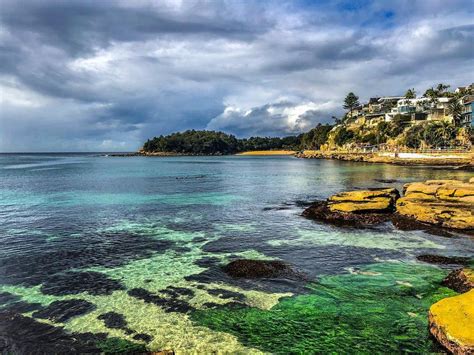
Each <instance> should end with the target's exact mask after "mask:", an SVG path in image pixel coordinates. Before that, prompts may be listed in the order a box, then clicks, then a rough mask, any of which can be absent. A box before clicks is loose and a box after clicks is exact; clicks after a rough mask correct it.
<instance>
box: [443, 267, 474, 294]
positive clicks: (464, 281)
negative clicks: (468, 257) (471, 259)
mask: <svg viewBox="0 0 474 355" xmlns="http://www.w3.org/2000/svg"><path fill="white" fill-rule="evenodd" d="M442 284H443V285H444V286H446V287H449V288H450V289H452V290H454V291H456V292H459V293H463V292H467V291H469V290H472V289H473V288H474V270H472V269H470V268H464V269H457V270H453V271H451V272H450V273H449V275H448V276H446V278H445V279H444V280H443V282H442Z"/></svg>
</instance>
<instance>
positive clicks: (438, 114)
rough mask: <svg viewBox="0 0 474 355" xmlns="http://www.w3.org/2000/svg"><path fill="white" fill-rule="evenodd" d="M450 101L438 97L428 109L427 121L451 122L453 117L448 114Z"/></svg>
mask: <svg viewBox="0 0 474 355" xmlns="http://www.w3.org/2000/svg"><path fill="white" fill-rule="evenodd" d="M450 101H451V98H449V97H438V99H437V100H436V102H435V103H434V104H433V105H432V106H431V108H430V109H429V112H428V116H427V120H428V121H447V122H453V116H452V115H450V114H449V113H448V111H449V109H448V108H449V102H450Z"/></svg>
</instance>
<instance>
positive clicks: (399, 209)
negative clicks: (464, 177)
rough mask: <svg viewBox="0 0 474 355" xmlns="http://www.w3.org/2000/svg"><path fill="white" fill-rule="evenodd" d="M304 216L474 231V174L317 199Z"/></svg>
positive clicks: (338, 222) (339, 221)
mask: <svg viewBox="0 0 474 355" xmlns="http://www.w3.org/2000/svg"><path fill="white" fill-rule="evenodd" d="M303 216H305V217H308V218H312V219H315V220H319V221H323V222H327V223H331V224H336V225H348V226H353V227H365V226H371V225H376V224H380V223H383V222H387V221H391V222H392V223H393V224H394V225H395V226H396V227H398V228H400V229H426V227H428V228H429V227H431V228H442V229H452V230H458V231H463V232H466V233H469V234H470V233H472V232H474V178H471V179H470V181H459V180H428V181H426V182H415V183H409V184H406V185H405V186H404V196H403V197H400V194H399V192H398V191H397V190H396V189H394V188H386V189H370V190H355V191H348V192H342V193H338V194H335V195H333V196H330V197H329V198H328V199H327V200H326V201H316V202H315V203H313V204H312V205H311V206H310V207H308V208H307V209H306V210H305V211H304V212H303Z"/></svg>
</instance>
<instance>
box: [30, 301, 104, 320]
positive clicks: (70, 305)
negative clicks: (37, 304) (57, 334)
mask: <svg viewBox="0 0 474 355" xmlns="http://www.w3.org/2000/svg"><path fill="white" fill-rule="evenodd" d="M95 309H96V306H95V305H94V304H92V303H90V302H88V301H86V300H81V299H72V300H64V301H54V302H52V303H51V304H50V305H49V306H47V307H46V308H44V309H41V310H39V311H36V312H35V313H33V317H34V318H42V319H49V320H50V321H52V322H60V323H64V322H67V321H68V320H69V319H71V318H73V317H76V316H82V315H84V314H86V313H89V312H92V311H93V310H95Z"/></svg>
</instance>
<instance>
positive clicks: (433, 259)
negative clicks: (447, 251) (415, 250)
mask: <svg viewBox="0 0 474 355" xmlns="http://www.w3.org/2000/svg"><path fill="white" fill-rule="evenodd" d="M416 259H417V260H419V261H423V262H425V263H429V264H442V265H466V264H468V263H469V262H471V258H468V257H464V256H444V255H433V254H422V255H418V256H417V257H416Z"/></svg>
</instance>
